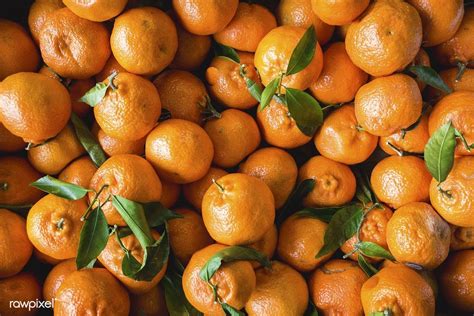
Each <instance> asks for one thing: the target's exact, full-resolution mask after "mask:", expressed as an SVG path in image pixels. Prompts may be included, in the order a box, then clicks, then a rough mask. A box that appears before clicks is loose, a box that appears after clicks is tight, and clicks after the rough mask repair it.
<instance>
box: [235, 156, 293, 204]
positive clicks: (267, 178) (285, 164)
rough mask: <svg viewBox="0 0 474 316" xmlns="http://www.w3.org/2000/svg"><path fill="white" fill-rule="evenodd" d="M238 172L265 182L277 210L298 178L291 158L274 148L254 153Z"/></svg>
mask: <svg viewBox="0 0 474 316" xmlns="http://www.w3.org/2000/svg"><path fill="white" fill-rule="evenodd" d="M239 171H240V172H241V173H245V174H248V175H249V176H253V177H256V178H259V179H260V180H262V181H263V182H265V183H266V184H267V185H268V187H269V188H270V190H271V191H272V193H273V197H274V198H275V207H276V208H277V209H278V208H280V207H282V206H283V204H284V203H285V202H286V200H287V199H288V196H289V195H290V193H291V191H293V188H294V187H295V184H296V178H297V177H298V167H297V166H296V162H295V160H294V159H293V157H292V156H291V155H290V154H289V153H287V152H286V151H284V150H282V149H279V148H275V147H267V148H262V149H259V150H257V151H255V152H254V153H253V154H251V155H250V156H249V157H248V158H247V160H246V161H245V162H243V163H242V164H241V165H240V167H239Z"/></svg>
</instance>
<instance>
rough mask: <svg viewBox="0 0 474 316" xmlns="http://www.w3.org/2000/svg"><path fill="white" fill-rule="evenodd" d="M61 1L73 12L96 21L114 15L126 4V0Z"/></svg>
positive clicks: (104, 19)
mask: <svg viewBox="0 0 474 316" xmlns="http://www.w3.org/2000/svg"><path fill="white" fill-rule="evenodd" d="M63 2H64V4H65V5H66V6H67V7H68V8H69V9H70V10H71V11H72V12H74V14H76V15H78V16H80V17H81V18H83V19H87V20H91V21H96V22H103V21H106V20H110V19H111V18H113V17H116V16H117V15H119V14H120V12H122V10H123V9H124V8H125V6H126V5H127V0H95V1H92V2H84V1H81V0H64V1H63Z"/></svg>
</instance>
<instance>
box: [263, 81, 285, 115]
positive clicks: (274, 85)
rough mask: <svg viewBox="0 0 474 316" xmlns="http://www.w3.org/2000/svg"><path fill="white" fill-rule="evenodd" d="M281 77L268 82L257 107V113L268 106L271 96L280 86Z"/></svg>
mask: <svg viewBox="0 0 474 316" xmlns="http://www.w3.org/2000/svg"><path fill="white" fill-rule="evenodd" d="M280 80H281V77H277V78H275V79H273V80H272V81H270V83H269V84H268V85H267V86H266V87H265V89H264V90H263V92H262V96H261V98H260V105H259V107H258V110H259V111H263V109H265V108H266V107H267V105H268V104H270V101H271V100H272V98H273V96H274V95H275V93H276V91H277V89H278V86H279V85H280Z"/></svg>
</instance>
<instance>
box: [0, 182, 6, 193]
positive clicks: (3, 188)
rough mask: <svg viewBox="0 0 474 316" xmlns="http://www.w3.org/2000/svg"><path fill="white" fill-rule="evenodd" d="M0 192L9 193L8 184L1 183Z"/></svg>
mask: <svg viewBox="0 0 474 316" xmlns="http://www.w3.org/2000/svg"><path fill="white" fill-rule="evenodd" d="M0 190H2V191H7V190H8V182H0Z"/></svg>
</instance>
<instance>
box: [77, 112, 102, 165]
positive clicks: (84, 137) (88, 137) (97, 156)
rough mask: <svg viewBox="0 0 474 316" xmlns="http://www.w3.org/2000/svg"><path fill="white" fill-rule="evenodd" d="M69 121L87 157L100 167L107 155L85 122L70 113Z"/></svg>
mask: <svg viewBox="0 0 474 316" xmlns="http://www.w3.org/2000/svg"><path fill="white" fill-rule="evenodd" d="M71 122H72V125H73V126H74V130H75V132H76V135H77V138H78V139H79V142H80V143H81V145H82V147H84V149H85V150H86V151H87V153H88V154H89V157H91V160H92V161H93V162H94V164H95V165H96V166H97V167H100V166H101V165H102V164H103V163H104V162H105V161H106V160H107V156H106V155H105V152H104V151H103V150H102V147H100V145H99V143H98V142H97V140H96V139H95V137H94V136H93V135H92V133H91V132H90V131H89V129H88V128H87V126H86V124H84V122H83V121H82V120H81V119H80V118H79V117H78V116H77V115H76V114H75V113H72V114H71Z"/></svg>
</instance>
